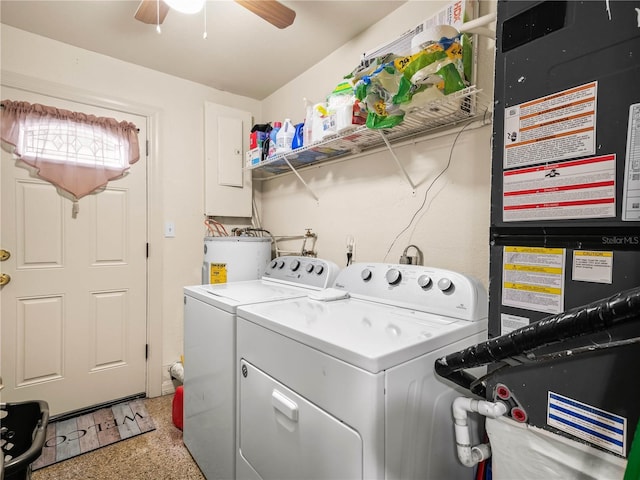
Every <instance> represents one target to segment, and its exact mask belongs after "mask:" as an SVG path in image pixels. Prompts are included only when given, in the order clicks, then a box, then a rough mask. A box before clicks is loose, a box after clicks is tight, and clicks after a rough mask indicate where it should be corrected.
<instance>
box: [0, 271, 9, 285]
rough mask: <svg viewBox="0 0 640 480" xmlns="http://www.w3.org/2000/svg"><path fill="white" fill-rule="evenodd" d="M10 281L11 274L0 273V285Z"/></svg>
mask: <svg viewBox="0 0 640 480" xmlns="http://www.w3.org/2000/svg"><path fill="white" fill-rule="evenodd" d="M10 281H11V275H8V274H6V273H0V287H3V286H5V285H6V284H7V283H9V282H10Z"/></svg>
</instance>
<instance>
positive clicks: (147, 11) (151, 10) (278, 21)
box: [135, 0, 296, 28]
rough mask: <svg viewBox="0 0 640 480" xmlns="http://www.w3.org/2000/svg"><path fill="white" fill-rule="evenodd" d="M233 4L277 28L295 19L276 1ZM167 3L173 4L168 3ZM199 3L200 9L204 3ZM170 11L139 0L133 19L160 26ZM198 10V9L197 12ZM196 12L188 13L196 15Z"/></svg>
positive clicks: (157, 0)
mask: <svg viewBox="0 0 640 480" xmlns="http://www.w3.org/2000/svg"><path fill="white" fill-rule="evenodd" d="M235 2H236V3H238V4H240V5H242V6H243V7H244V8H246V9H247V10H249V11H251V12H253V13H255V14H256V15H258V16H259V17H261V18H263V19H264V20H266V21H267V22H269V23H270V24H272V25H274V26H276V27H278V28H287V27H288V26H289V25H291V24H292V23H293V20H294V19H295V18H296V12H295V11H293V10H291V9H290V8H289V7H287V6H285V5H283V4H282V3H280V2H278V1H277V0H235ZM168 3H174V2H172V1H169V2H168ZM187 3H189V2H187ZM191 3H193V2H191ZM200 3H201V5H200V7H201V6H202V4H203V3H204V2H200ZM170 9H171V7H170V6H169V5H168V4H167V3H165V2H164V1H163V0H141V2H140V5H138V9H137V10H136V14H135V18H136V20H140V21H141V22H143V23H149V24H153V25H156V24H161V23H162V22H163V21H164V19H165V17H166V16H167V13H169V10H170ZM199 10H200V8H198V10H197V11H199ZM197 11H195V12H193V11H192V12H189V13H196V12H197Z"/></svg>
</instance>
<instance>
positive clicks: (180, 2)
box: [163, 0, 205, 14]
mask: <svg viewBox="0 0 640 480" xmlns="http://www.w3.org/2000/svg"><path fill="white" fill-rule="evenodd" d="M163 1H164V2H165V3H166V4H167V5H169V7H171V9H173V10H176V11H177V12H180V13H187V14H193V13H198V12H199V11H200V10H202V7H203V6H204V2H205V0H163Z"/></svg>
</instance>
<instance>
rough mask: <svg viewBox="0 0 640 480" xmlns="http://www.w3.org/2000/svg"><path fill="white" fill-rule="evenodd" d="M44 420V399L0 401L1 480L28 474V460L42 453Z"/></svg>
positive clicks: (46, 406)
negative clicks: (2, 469)
mask: <svg viewBox="0 0 640 480" xmlns="http://www.w3.org/2000/svg"><path fill="white" fill-rule="evenodd" d="M48 423H49V404H47V402H45V401H42V400H35V401H30V402H16V403H2V404H0V433H1V437H2V442H1V443H2V455H3V457H4V480H27V479H29V478H31V463H33V461H34V460H36V459H37V458H38V457H39V456H40V454H41V453H42V447H43V446H44V440H45V434H46V431H47V424H48Z"/></svg>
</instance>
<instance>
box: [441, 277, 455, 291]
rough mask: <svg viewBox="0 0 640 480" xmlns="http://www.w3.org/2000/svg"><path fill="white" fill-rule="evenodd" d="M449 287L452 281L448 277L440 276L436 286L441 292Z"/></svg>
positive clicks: (451, 285)
mask: <svg viewBox="0 0 640 480" xmlns="http://www.w3.org/2000/svg"><path fill="white" fill-rule="evenodd" d="M451 287H453V283H451V280H449V279H448V278H441V279H440V280H438V288H439V289H440V290H442V291H443V292H446V291H447V290H449V289H450V288H451Z"/></svg>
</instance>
